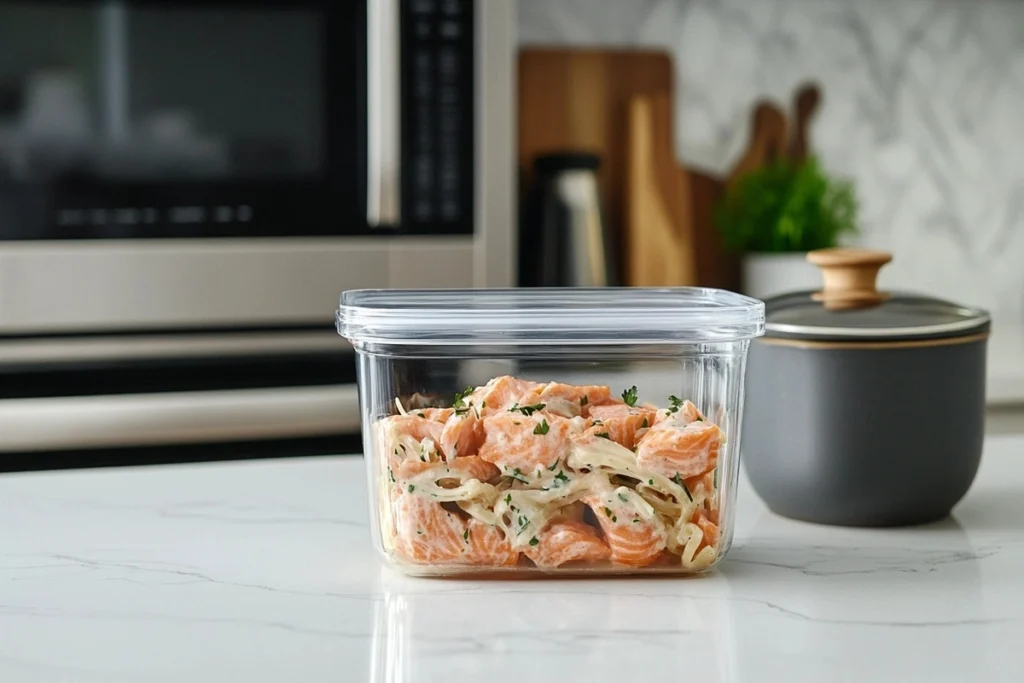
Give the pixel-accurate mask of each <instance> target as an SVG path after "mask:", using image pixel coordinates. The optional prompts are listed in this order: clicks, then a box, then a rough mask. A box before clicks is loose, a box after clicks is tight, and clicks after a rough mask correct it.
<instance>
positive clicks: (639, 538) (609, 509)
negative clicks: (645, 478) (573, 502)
mask: <svg viewBox="0 0 1024 683" xmlns="http://www.w3.org/2000/svg"><path fill="white" fill-rule="evenodd" d="M623 498H624V499H625V500H623ZM639 498H640V497H639V494H637V493H636V492H635V491H629V490H628V489H624V488H619V489H617V490H616V491H615V492H614V493H613V494H612V495H611V496H608V495H598V494H591V495H588V496H584V497H583V502H584V503H586V504H587V505H589V506H590V509H591V510H593V512H594V515H595V516H596V517H597V522H598V524H600V525H601V530H602V531H603V532H604V539H605V542H606V543H608V548H609V549H610V550H611V559H612V562H616V563H618V564H623V565H626V566H629V567H646V566H648V565H650V564H651V563H653V562H655V561H656V560H657V559H658V557H659V556H660V555H661V551H662V550H664V549H665V545H666V543H667V541H668V535H667V533H666V532H665V527H664V525H662V524H661V522H660V521H659V520H658V519H657V518H656V517H653V515H651V514H650V513H651V512H652V511H651V510H650V507H649V506H647V509H646V510H642V509H639V508H640V507H641V505H645V504H643V503H641V504H639V505H638V503H637V499H639Z"/></svg>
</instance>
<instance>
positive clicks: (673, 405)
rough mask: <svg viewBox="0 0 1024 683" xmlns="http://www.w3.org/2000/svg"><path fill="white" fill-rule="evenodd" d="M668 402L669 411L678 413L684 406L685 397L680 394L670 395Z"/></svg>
mask: <svg viewBox="0 0 1024 683" xmlns="http://www.w3.org/2000/svg"><path fill="white" fill-rule="evenodd" d="M668 403H669V409H668V412H670V413H678V412H679V409H680V408H682V407H683V399H681V398H679V397H678V396H669V397H668Z"/></svg>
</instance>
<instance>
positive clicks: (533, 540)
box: [530, 536, 540, 545]
mask: <svg viewBox="0 0 1024 683" xmlns="http://www.w3.org/2000/svg"><path fill="white" fill-rule="evenodd" d="M538 543H540V541H539V540H537V537H536V536H534V537H533V538H531V539H530V545H537V544H538Z"/></svg>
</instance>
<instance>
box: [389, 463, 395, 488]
mask: <svg viewBox="0 0 1024 683" xmlns="http://www.w3.org/2000/svg"><path fill="white" fill-rule="evenodd" d="M388 476H389V477H391V483H392V484H393V483H395V473H394V472H392V471H391V468H390V467H389V468H388Z"/></svg>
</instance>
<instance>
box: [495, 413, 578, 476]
mask: <svg viewBox="0 0 1024 683" xmlns="http://www.w3.org/2000/svg"><path fill="white" fill-rule="evenodd" d="M576 425H577V423H575V422H574V421H573V420H566V419H564V418H560V417H555V416H553V415H543V414H539V413H534V414H533V415H529V416H527V415H523V414H522V413H510V412H505V413H500V414H498V415H494V416H492V417H485V418H484V433H485V438H484V443H483V445H482V446H480V457H481V458H483V459H484V460H486V461H487V462H490V463H493V464H495V465H497V466H498V467H499V468H501V470H502V472H503V473H504V474H512V475H514V476H521V477H522V478H523V479H524V480H526V479H527V478H528V477H533V476H534V475H535V474H536V473H537V472H538V470H541V471H543V470H546V469H547V468H549V467H552V466H553V465H554V464H555V463H556V462H557V461H558V459H559V458H561V457H562V456H563V455H565V454H566V453H568V452H569V447H570V441H569V434H570V433H571V432H572V431H573V430H574V429H578V427H577V426H576Z"/></svg>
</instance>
